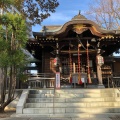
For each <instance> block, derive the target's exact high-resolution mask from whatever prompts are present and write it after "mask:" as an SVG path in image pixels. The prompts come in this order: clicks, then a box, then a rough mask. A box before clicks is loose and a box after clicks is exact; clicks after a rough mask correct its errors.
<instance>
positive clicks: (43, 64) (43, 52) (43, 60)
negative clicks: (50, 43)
mask: <svg viewBox="0 0 120 120" xmlns="http://www.w3.org/2000/svg"><path fill="white" fill-rule="evenodd" d="M44 67H45V51H44V48H43V49H42V73H44V70H45V69H44Z"/></svg>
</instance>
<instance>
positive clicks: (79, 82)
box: [78, 44, 82, 84]
mask: <svg viewBox="0 0 120 120" xmlns="http://www.w3.org/2000/svg"><path fill="white" fill-rule="evenodd" d="M80 47H81V44H78V84H82V81H81V73H80V68H81V66H80Z"/></svg>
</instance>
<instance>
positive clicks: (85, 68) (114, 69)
mask: <svg viewBox="0 0 120 120" xmlns="http://www.w3.org/2000/svg"><path fill="white" fill-rule="evenodd" d="M33 36H34V38H32V39H29V40H28V42H27V44H26V48H27V50H28V51H29V52H30V53H31V54H33V56H34V57H35V58H36V59H38V60H39V62H36V70H37V71H38V77H39V78H38V79H37V77H36V79H29V84H30V86H31V87H35V86H36V87H40V86H42V85H43V84H44V86H42V87H48V88H50V87H55V86H54V85H55V82H57V81H56V79H57V78H56V74H57V75H58V76H59V78H58V80H59V81H58V84H59V85H58V86H57V87H64V86H66V87H77V88H81V87H87V86H88V85H89V86H90V85H95V86H97V87H106V84H107V82H108V79H109V77H111V76H112V77H113V76H114V77H115V76H117V77H118V76H119V72H120V67H119V66H120V60H119V58H115V57H113V52H115V51H117V50H118V49H119V48H120V30H106V29H104V28H101V27H100V26H99V25H98V24H96V23H95V22H93V21H91V20H88V19H87V18H85V17H84V16H83V15H81V14H80V13H79V14H78V15H76V16H74V17H73V18H72V19H71V20H70V21H68V22H66V23H65V24H63V25H51V26H43V28H42V30H41V31H40V32H33ZM40 75H42V77H41V76H40ZM54 81H55V82H54ZM41 82H43V84H42V83H41ZM33 84H34V85H33Z"/></svg>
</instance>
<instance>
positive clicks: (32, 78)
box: [28, 73, 55, 88]
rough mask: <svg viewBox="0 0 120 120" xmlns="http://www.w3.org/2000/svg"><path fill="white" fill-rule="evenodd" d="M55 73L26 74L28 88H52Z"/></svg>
mask: <svg viewBox="0 0 120 120" xmlns="http://www.w3.org/2000/svg"><path fill="white" fill-rule="evenodd" d="M54 81H55V74H52V73H37V74H28V85H29V86H28V88H53V87H54Z"/></svg>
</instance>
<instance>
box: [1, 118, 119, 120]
mask: <svg viewBox="0 0 120 120" xmlns="http://www.w3.org/2000/svg"><path fill="white" fill-rule="evenodd" d="M0 120H120V118H118V119H117V118H116V119H111V118H38V117H24V118H22V117H20V118H19V117H10V118H0Z"/></svg>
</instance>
